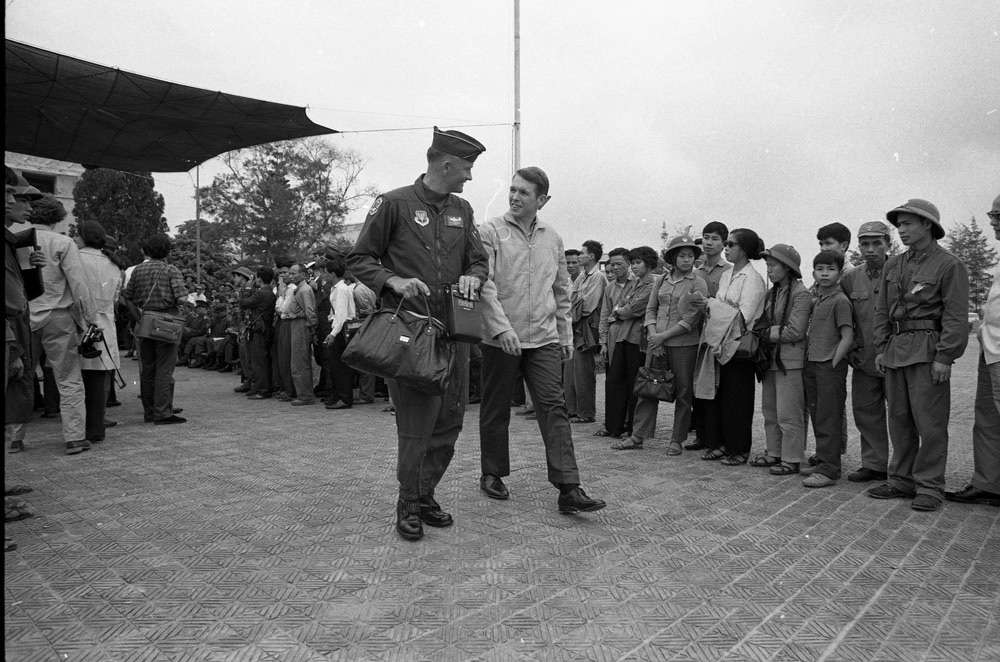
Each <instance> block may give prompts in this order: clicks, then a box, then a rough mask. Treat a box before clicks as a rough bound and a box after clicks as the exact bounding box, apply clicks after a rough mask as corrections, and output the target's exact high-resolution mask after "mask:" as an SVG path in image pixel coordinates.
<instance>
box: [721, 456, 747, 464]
mask: <svg viewBox="0 0 1000 662" xmlns="http://www.w3.org/2000/svg"><path fill="white" fill-rule="evenodd" d="M748 457H750V456H749V455H747V454H745V453H744V454H741V455H727V456H726V457H724V458H722V462H721V464H724V465H726V466H727V467H738V466H740V465H741V464H746V463H747V458H748Z"/></svg>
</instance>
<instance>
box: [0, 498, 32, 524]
mask: <svg viewBox="0 0 1000 662" xmlns="http://www.w3.org/2000/svg"><path fill="white" fill-rule="evenodd" d="M3 505H4V521H5V522H17V521H18V520H22V519H28V518H29V517H34V516H35V513H33V512H31V509H29V508H28V504H26V503H25V502H23V501H15V500H14V499H4V504H3Z"/></svg>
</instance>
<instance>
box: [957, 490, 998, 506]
mask: <svg viewBox="0 0 1000 662" xmlns="http://www.w3.org/2000/svg"><path fill="white" fill-rule="evenodd" d="M944 498H945V499H947V500H948V501H958V502H959V503H980V504H983V505H984V506H998V507H1000V494H997V493H995V492H987V491H986V490H981V489H979V488H978V487H973V486H972V485H966V486H965V489H963V490H960V491H958V492H945V493H944Z"/></svg>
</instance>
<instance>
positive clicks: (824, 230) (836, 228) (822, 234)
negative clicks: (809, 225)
mask: <svg viewBox="0 0 1000 662" xmlns="http://www.w3.org/2000/svg"><path fill="white" fill-rule="evenodd" d="M816 239H818V240H819V241H826V240H827V239H835V240H836V241H837V242H838V243H841V244H843V243H845V242H846V243H848V244H849V243H851V231H850V229H848V227H847V226H846V225H844V224H843V223H830V224H829V225H824V226H823V227H821V228H820V229H819V230H818V231H817V232H816Z"/></svg>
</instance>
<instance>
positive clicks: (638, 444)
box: [611, 437, 642, 451]
mask: <svg viewBox="0 0 1000 662" xmlns="http://www.w3.org/2000/svg"><path fill="white" fill-rule="evenodd" d="M641 448H642V439H639V438H638V437H629V438H628V439H620V440H618V441H616V442H614V443H612V444H611V450H613V451H637V450H640V449H641Z"/></svg>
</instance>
